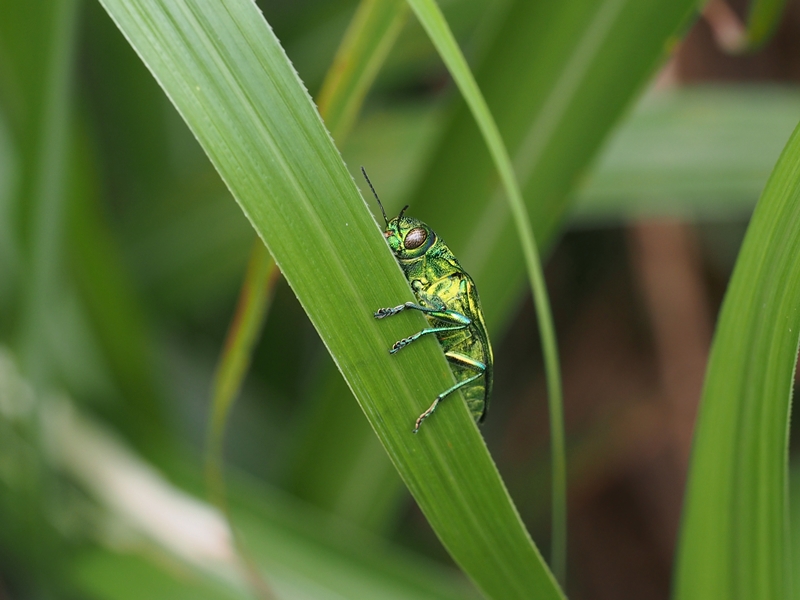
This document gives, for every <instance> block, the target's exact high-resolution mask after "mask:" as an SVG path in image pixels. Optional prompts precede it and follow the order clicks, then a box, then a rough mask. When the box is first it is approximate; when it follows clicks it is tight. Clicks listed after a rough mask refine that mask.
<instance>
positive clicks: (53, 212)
mask: <svg viewBox="0 0 800 600" xmlns="http://www.w3.org/2000/svg"><path fill="white" fill-rule="evenodd" d="M47 4H48V5H47V6H45V7H42V9H43V10H42V11H41V15H42V20H43V21H44V22H45V23H47V24H48V25H50V26H51V27H52V31H51V32H48V34H49V35H48V41H47V43H46V44H45V48H46V49H47V52H48V54H47V55H46V58H45V60H44V61H43V64H41V65H37V66H38V68H40V69H41V70H42V73H43V80H42V83H43V85H42V87H41V88H40V89H39V90H38V91H39V92H40V93H41V97H40V98H30V97H29V98H26V100H27V101H28V102H29V103H30V104H31V105H32V107H33V109H34V111H36V110H37V109H38V111H40V112H34V114H35V116H34V117H33V120H32V122H31V123H29V131H28V135H29V136H31V141H30V142H29V144H30V147H32V148H33V150H32V151H31V152H30V154H28V155H27V156H26V158H27V164H26V166H25V171H26V175H25V177H24V181H23V182H21V187H22V193H21V197H20V200H21V202H20V206H21V207H25V208H24V210H25V211H30V213H29V214H30V217H29V218H30V222H29V230H28V239H29V240H30V242H29V248H28V253H27V254H28V256H27V265H26V271H27V281H26V285H25V291H24V300H23V304H22V316H21V318H20V324H19V328H20V331H19V336H20V347H21V349H20V355H21V357H22V362H23V366H24V368H25V370H26V372H27V373H28V374H29V376H30V377H31V379H33V381H34V382H35V383H37V384H44V383H51V382H52V379H53V376H54V374H53V365H52V364H49V363H50V362H51V361H49V356H48V332H47V330H46V328H47V323H48V319H47V315H48V314H49V313H50V311H51V308H52V306H51V302H53V301H54V299H55V298H57V297H59V293H58V291H57V290H55V289H53V286H54V283H55V282H57V281H58V277H56V274H57V273H58V271H59V269H60V268H61V267H62V266H63V265H62V263H61V260H62V258H63V248H62V242H63V230H64V220H65V210H64V206H65V204H66V194H65V188H66V186H65V185H64V182H65V179H66V172H67V150H68V147H69V134H70V125H71V119H70V117H71V109H72V68H73V63H72V59H73V56H74V49H75V32H76V29H77V28H76V25H77V2H76V1H75V0H64V1H63V2H54V3H52V4H50V3H47ZM25 10H27V9H25ZM33 10H34V11H35V9H33ZM33 77H35V75H34V76H33ZM26 145H27V144H26Z"/></svg>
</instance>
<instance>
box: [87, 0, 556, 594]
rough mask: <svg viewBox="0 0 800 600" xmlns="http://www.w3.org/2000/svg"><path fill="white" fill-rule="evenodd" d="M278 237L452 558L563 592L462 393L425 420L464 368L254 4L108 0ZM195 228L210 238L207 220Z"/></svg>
mask: <svg viewBox="0 0 800 600" xmlns="http://www.w3.org/2000/svg"><path fill="white" fill-rule="evenodd" d="M103 5H104V6H105V7H106V9H107V10H108V12H109V13H110V14H111V16H112V18H113V19H114V20H115V22H116V23H117V25H118V26H119V27H120V29H121V30H122V32H123V33H124V35H125V36H126V37H127V38H128V40H129V41H130V42H131V44H132V45H133V47H134V48H135V49H136V51H137V52H138V53H139V55H140V56H141V57H142V59H143V61H144V62H145V64H146V65H147V66H148V68H149V69H150V70H151V71H152V73H153V74H154V76H155V77H156V79H157V80H158V81H159V83H160V84H161V86H162V87H163V88H164V90H165V92H166V93H167V95H168V96H169V97H170V99H171V100H172V102H173V103H174V104H175V106H176V107H177V109H178V111H179V112H180V113H181V115H182V116H183V118H184V119H185V120H186V122H187V124H188V125H189V127H190V128H191V129H192V131H193V133H194V134H195V136H196V137H197V139H198V140H199V142H200V144H201V145H202V146H203V148H204V150H205V151H206V153H207V154H208V155H209V157H210V159H211V161H212V162H213V163H214V165H215V167H216V168H217V170H218V171H219V173H220V175H221V176H222V178H223V180H224V181H225V183H226V185H227V186H228V187H229V189H230V190H231V192H232V194H233V196H234V197H235V198H236V200H237V201H238V202H239V204H240V206H241V208H242V210H243V211H244V213H245V214H246V215H247V217H248V219H249V220H250V221H251V223H252V224H253V226H254V228H255V229H256V231H257V232H258V233H259V235H260V236H261V237H262V239H263V240H264V242H265V243H266V245H267V246H268V248H269V250H270V252H271V254H272V255H273V257H274V258H275V261H276V263H277V264H278V265H279V266H280V269H281V271H282V273H283V274H284V276H285V277H286V280H287V281H288V282H289V284H290V285H291V286H292V289H293V290H294V292H295V294H296V295H297V297H298V299H299V300H300V302H301V304H302V305H303V307H304V309H305V311H306V312H307V314H308V316H309V318H310V319H311V321H312V323H313V324H314V326H315V327H316V329H317V331H318V332H319V335H320V337H321V338H322V340H323V342H324V343H325V344H326V346H327V348H328V350H329V351H330V353H331V355H332V356H333V358H334V360H335V361H336V363H337V365H338V367H339V369H340V370H341V371H342V374H343V375H344V377H345V379H346V380H347V382H348V385H349V386H350V388H351V390H352V391H353V393H354V395H355V396H356V399H357V400H358V401H359V403H360V405H361V407H362V409H363V410H364V412H365V414H366V415H367V418H368V419H369V421H370V423H371V425H372V427H373V428H374V429H375V431H376V433H377V434H378V437H379V438H380V439H381V442H382V443H383V445H384V447H385V448H386V450H387V452H388V453H389V456H390V457H391V459H392V461H393V462H394V464H395V466H396V467H397V469H398V471H399V472H400V474H401V476H402V477H403V479H404V481H405V482H406V485H407V486H408V487H409V489H410V490H411V492H412V494H413V495H414V497H415V498H416V500H417V502H418V503H419V505H420V507H421V508H422V510H423V512H424V513H425V515H426V517H427V518H428V520H429V522H430V523H431V525H432V527H433V528H434V530H435V531H436V532H437V534H438V535H439V537H440V539H441V540H442V542H443V543H444V545H445V547H447V549H448V550H449V551H450V553H451V555H452V556H453V557H454V559H455V560H456V562H457V563H458V564H459V565H460V566H461V567H462V568H463V569H464V571H465V572H466V573H467V574H468V575H469V576H470V577H471V578H472V580H473V581H474V582H475V583H476V585H477V586H478V587H479V588H480V589H481V590H482V591H483V592H484V593H485V594H486V595H487V596H489V597H492V598H530V597H537V598H559V597H561V593H560V591H559V589H558V587H557V585H556V584H555V582H554V580H553V578H552V576H551V575H550V573H549V572H548V570H547V568H546V566H545V565H544V563H543V561H542V559H541V556H540V555H539V553H538V551H537V550H536V548H535V546H534V545H533V543H532V541H531V540H530V537H529V536H528V535H527V533H526V531H525V529H524V527H523V525H522V523H521V521H520V519H519V516H518V514H517V512H516V510H515V509H514V506H513V504H512V503H511V501H510V499H509V497H508V494H507V492H506V491H505V488H504V486H503V484H502V481H501V480H500V477H499V475H498V473H497V470H496V468H495V466H494V464H493V462H492V460H491V457H490V456H489V454H488V451H487V450H486V447H485V445H484V444H483V440H482V439H481V437H480V434H479V433H478V430H477V428H476V426H475V424H474V422H473V421H472V419H471V417H470V415H469V412H468V410H467V408H466V405H465V404H464V403H463V402H459V401H457V400H455V399H452V401H450V402H447V403H445V405H444V406H442V410H440V411H439V412H437V415H436V417H437V418H436V419H432V420H430V422H429V423H426V427H425V428H423V430H422V431H421V432H420V434H419V435H416V436H414V435H412V434H411V427H412V425H413V422H414V419H415V418H416V416H417V415H418V414H419V413H421V412H422V410H423V409H424V408H425V407H426V406H427V405H428V404H429V403H430V400H431V399H432V398H433V397H434V396H436V394H437V393H438V392H440V391H441V390H443V389H445V388H446V387H448V385H452V382H453V376H452V373H451V372H450V369H449V368H448V365H447V362H446V361H445V359H444V356H443V354H442V352H441V349H440V347H439V346H438V344H437V343H436V341H435V340H433V339H423V340H420V342H418V343H417V344H415V346H416V347H411V348H408V349H407V350H405V351H404V352H403V353H400V354H399V355H397V356H390V355H389V354H388V352H387V349H388V347H389V346H390V345H391V344H392V342H394V341H395V340H397V339H400V338H401V337H405V336H406V335H408V334H409V333H411V332H414V331H417V330H420V329H422V328H423V327H424V324H425V320H424V318H423V317H422V316H421V315H414V314H408V315H401V316H399V317H397V318H395V319H390V320H388V321H386V322H380V323H378V322H376V321H375V320H374V319H373V316H372V314H373V312H374V311H375V310H376V309H377V308H380V307H384V306H393V305H396V304H398V303H400V302H403V301H411V300H412V299H413V296H412V294H411V290H410V288H409V286H408V283H407V282H406V281H405V279H404V277H403V276H402V273H401V271H400V269H399V267H398V265H397V263H396V261H395V260H394V257H393V256H392V255H391V252H390V251H389V250H388V248H387V247H386V243H385V241H384V239H383V236H382V235H381V232H380V229H379V228H378V227H377V226H376V223H375V221H374V220H373V218H372V216H371V215H370V213H369V211H368V209H367V207H366V205H365V203H364V201H363V199H362V198H361V197H360V195H359V194H358V191H357V189H356V187H355V184H354V183H353V180H352V178H351V176H350V174H349V173H348V171H347V169H346V167H345V165H344V163H343V162H342V160H341V157H340V156H339V154H338V152H337V150H336V148H335V147H334V146H333V143H332V141H331V139H330V136H329V135H328V134H327V132H326V131H325V129H324V127H323V125H322V121H321V120H320V118H319V115H318V114H317V112H316V110H315V109H314V106H313V104H312V102H311V99H310V98H309V96H308V94H307V92H306V91H305V89H304V88H303V85H302V83H301V82H300V80H299V78H298V77H297V74H296V73H295V72H294V70H293V69H292V67H291V65H290V64H289V62H288V60H287V58H286V55H285V54H284V52H283V50H282V48H281V47H280V44H279V43H278V41H277V39H276V38H275V36H274V34H273V33H272V31H271V30H270V28H269V27H268V26H267V24H266V22H265V21H264V19H263V17H262V16H261V14H260V13H259V12H258V10H257V8H256V6H255V4H253V3H252V2H249V1H247V0H237V1H230V2H226V3H225V4H217V3H213V4H210V3H206V2H200V1H196V0H195V1H190V0H183V1H176V2H171V3H161V2H157V1H156V0H140V1H138V2H124V1H122V0H103ZM197 235H203V233H202V232H197Z"/></svg>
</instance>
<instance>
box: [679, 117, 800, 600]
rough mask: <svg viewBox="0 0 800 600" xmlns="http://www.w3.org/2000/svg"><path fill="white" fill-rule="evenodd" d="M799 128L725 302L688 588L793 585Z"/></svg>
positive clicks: (703, 420) (705, 416)
mask: <svg viewBox="0 0 800 600" xmlns="http://www.w3.org/2000/svg"><path fill="white" fill-rule="evenodd" d="M798 231H800V128H799V129H796V130H795V132H794V134H792V137H791V138H790V140H789V142H788V144H787V145H786V148H785V149H784V151H783V154H782V155H781V158H780V159H779V160H778V163H777V165H776V166H775V169H774V171H773V173H772V175H771V177H770V179H769V181H768V182H767V186H766V188H765V189H764V192H763V194H762V195H761V199H760V200H759V202H758V205H757V206H756V210H755V212H754V214H753V218H752V220H751V222H750V225H749V227H748V230H747V235H746V236H745V240H744V244H743V245H742V249H741V251H740V254H739V257H738V259H737V262H736V267H735V269H734V273H733V277H732V278H731V282H730V284H729V286H728V291H727V293H726V296H725V301H724V303H723V306H722V312H721V314H720V318H719V322H718V325H717V330H716V333H715V335H714V343H713V347H712V349H711V357H710V361H709V366H708V370H707V373H706V380H705V386H704V389H703V399H702V404H701V409H700V416H699V420H698V424H697V430H696V433H695V441H694V448H693V452H692V463H691V472H690V478H689V487H688V491H687V496H686V505H685V508H684V522H683V529H682V532H681V542H680V550H679V554H678V569H677V581H676V597H677V598H679V599H681V600H692V599H693V598H697V599H700V598H702V599H703V600H714V599H717V598H718V599H720V600H722V599H725V600H728V599H735V598H760V599H765V600H769V599H771V598H774V599H776V600H778V599H781V598H788V597H789V587H790V586H789V579H790V572H789V569H788V566H789V565H788V523H787V514H788V513H787V504H786V498H787V444H788V418H789V406H790V401H791V395H792V383H793V374H794V368H795V362H796V360H797V346H798V339H799V338H800V309H799V308H798V307H800V236H798Z"/></svg>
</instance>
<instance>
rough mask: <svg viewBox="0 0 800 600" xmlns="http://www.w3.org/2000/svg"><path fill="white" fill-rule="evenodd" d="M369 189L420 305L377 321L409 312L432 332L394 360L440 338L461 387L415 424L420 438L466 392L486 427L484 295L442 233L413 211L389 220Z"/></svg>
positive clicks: (380, 314)
mask: <svg viewBox="0 0 800 600" xmlns="http://www.w3.org/2000/svg"><path fill="white" fill-rule="evenodd" d="M361 171H362V173H364V178H365V179H366V180H367V183H369V187H370V189H372V193H373V194H374V195H375V199H376V200H377V201H378V205H379V206H380V207H381V213H383V220H384V221H385V222H386V229H385V231H384V234H383V235H384V236H385V237H386V241H387V242H388V243H389V247H390V248H391V249H392V252H394V255H395V258H397V262H398V263H400V267H401V268H402V269H403V273H405V276H406V278H407V279H408V281H409V283H410V284H411V289H412V290H413V292H414V295H415V296H416V298H417V302H418V304H414V303H413V302H406V303H405V304H401V305H399V306H395V307H392V308H381V309H379V310H378V311H377V312H376V313H375V318H376V319H383V318H385V317H390V316H392V315H396V314H397V313H399V312H401V311H403V310H409V309H411V310H418V311H420V312H422V313H423V314H424V315H425V318H426V319H427V320H428V323H429V324H430V327H428V328H426V329H423V330H422V331H418V332H417V333H415V334H414V335H412V336H409V337H407V338H404V339H402V340H399V341H398V342H395V344H394V345H393V346H392V347H391V349H390V350H389V352H390V353H391V354H394V353H395V352H398V351H399V350H401V349H402V348H405V347H406V346H407V345H408V344H410V343H411V342H413V341H414V340H417V339H419V338H421V337H422V336H424V335H427V334H430V333H432V334H434V335H436V338H437V339H438V340H439V344H440V345H441V346H442V349H443V350H444V354H445V356H446V357H447V360H448V361H449V362H450V369H452V371H453V374H454V375H455V378H456V381H457V383H456V384H455V385H454V386H452V387H450V388H448V389H446V390H445V391H443V392H442V393H441V394H439V395H438V396H436V399H435V400H434V401H433V404H431V406H430V407H429V408H428V410H426V411H425V412H424V413H422V414H421V415H420V416H419V418H418V419H417V421H416V423H415V424H414V433H417V431H419V427H420V425H421V424H422V421H424V420H425V419H427V418H428V417H429V416H431V414H432V413H433V411H435V410H436V407H437V406H438V405H439V402H441V401H442V400H443V399H444V398H445V397H446V396H448V395H449V394H451V393H453V392H455V391H456V390H458V389H460V390H461V393H462V394H463V395H464V399H465V400H466V402H467V406H468V407H469V410H470V412H471V413H472V416H473V418H474V419H475V420H476V421H477V422H478V423H480V422H482V421H483V419H484V417H485V416H486V409H487V408H488V406H489V395H490V394H491V391H492V375H493V372H492V366H493V357H492V346H491V344H490V343H489V336H488V334H487V333H486V323H485V322H484V320H483V312H482V311H481V303H480V300H479V298H478V290H477V289H476V288H475V283H474V282H473V281H472V278H471V277H470V276H469V275H468V274H467V273H466V272H464V269H462V268H461V265H460V264H459V262H458V260H457V259H456V257H455V256H454V255H453V253H452V252H451V251H450V249H449V248H448V247H447V245H446V244H445V243H444V241H443V240H442V238H440V237H439V236H438V235H436V233H435V232H434V231H433V230H432V229H431V228H430V227H428V226H427V225H426V224H425V223H423V222H422V221H419V220H417V219H413V218H411V217H406V216H404V213H405V211H406V209H407V208H408V206H406V207H405V208H403V210H401V211H400V214H399V215H397V217H395V218H394V219H392V220H389V219H388V218H387V217H386V211H385V210H383V204H381V201H380V198H378V194H377V193H376V192H375V188H374V187H373V186H372V182H371V181H370V180H369V177H367V173H366V171H365V170H364V168H363V167H362V168H361Z"/></svg>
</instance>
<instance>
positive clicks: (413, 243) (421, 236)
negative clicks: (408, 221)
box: [403, 227, 428, 250]
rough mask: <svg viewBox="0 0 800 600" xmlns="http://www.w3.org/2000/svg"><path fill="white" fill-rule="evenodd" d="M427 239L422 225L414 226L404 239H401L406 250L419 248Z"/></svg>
mask: <svg viewBox="0 0 800 600" xmlns="http://www.w3.org/2000/svg"><path fill="white" fill-rule="evenodd" d="M427 239H428V232H427V231H425V230H424V229H423V228H422V227H415V228H414V229H412V230H411V231H409V232H408V235H406V239H405V240H404V241H403V245H404V246H405V247H406V250H414V248H419V247H420V246H422V244H424V243H425V240H427Z"/></svg>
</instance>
